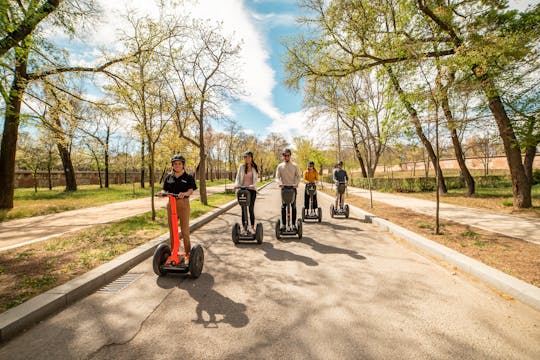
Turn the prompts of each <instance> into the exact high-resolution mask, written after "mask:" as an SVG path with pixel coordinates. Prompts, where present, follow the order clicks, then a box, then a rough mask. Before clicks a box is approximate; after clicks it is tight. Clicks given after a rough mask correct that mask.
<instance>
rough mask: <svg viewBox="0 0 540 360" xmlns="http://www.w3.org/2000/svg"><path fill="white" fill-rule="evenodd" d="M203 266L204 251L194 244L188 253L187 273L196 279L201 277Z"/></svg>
mask: <svg viewBox="0 0 540 360" xmlns="http://www.w3.org/2000/svg"><path fill="white" fill-rule="evenodd" d="M203 265H204V250H203V248H202V246H201V245H199V244H196V245H195V246H193V247H192V248H191V251H190V253H189V273H190V275H191V277H192V278H194V279H196V278H198V277H199V276H201V273H202V269H203Z"/></svg>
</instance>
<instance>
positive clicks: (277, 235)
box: [276, 219, 281, 240]
mask: <svg viewBox="0 0 540 360" xmlns="http://www.w3.org/2000/svg"><path fill="white" fill-rule="evenodd" d="M276 239H278V240H279V239H281V221H279V219H277V220H276Z"/></svg>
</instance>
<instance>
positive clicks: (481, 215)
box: [325, 183, 540, 245]
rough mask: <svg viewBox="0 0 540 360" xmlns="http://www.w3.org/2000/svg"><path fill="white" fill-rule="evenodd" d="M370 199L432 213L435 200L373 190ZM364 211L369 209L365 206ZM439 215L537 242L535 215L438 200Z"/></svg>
mask: <svg viewBox="0 0 540 360" xmlns="http://www.w3.org/2000/svg"><path fill="white" fill-rule="evenodd" d="M325 186H331V184H328V183H325ZM347 191H348V193H349V194H351V195H356V196H361V197H364V198H366V199H369V197H370V195H369V190H366V189H360V188H355V187H352V186H349V187H348V189H347ZM373 200H375V201H380V202H383V203H386V204H389V205H392V206H397V207H402V208H406V209H411V210H414V211H417V212H419V213H423V214H427V215H432V216H434V215H435V202H434V201H430V200H422V199H416V198H413V197H407V196H402V195H396V194H390V193H382V192H378V191H373ZM365 210H366V211H369V209H365ZM439 214H440V216H441V218H444V219H448V220H452V221H455V222H458V223H461V224H466V225H470V226H475V227H477V228H480V229H484V230H488V231H493V232H496V233H500V234H503V235H507V236H511V237H515V238H518V239H522V240H525V241H528V242H532V243H535V244H538V245H540V219H537V218H532V217H524V216H515V215H507V214H501V213H497V212H491V211H486V210H481V209H473V208H469V207H464V206H458V205H452V204H445V203H442V202H441V203H440V213H439Z"/></svg>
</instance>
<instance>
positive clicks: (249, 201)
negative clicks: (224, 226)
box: [232, 151, 262, 244]
mask: <svg viewBox="0 0 540 360" xmlns="http://www.w3.org/2000/svg"><path fill="white" fill-rule="evenodd" d="M258 175H259V170H258V168H257V164H256V163H255V161H253V153H252V152H251V151H246V152H245V153H244V163H243V164H242V165H240V166H239V167H238V172H237V174H236V181H235V186H234V187H235V188H236V189H239V190H238V192H237V198H238V203H239V204H240V206H241V207H242V228H240V225H239V224H234V225H233V231H232V234H233V241H234V243H238V241H239V240H257V243H259V244H260V243H262V224H261V223H258V224H257V228H256V229H255V199H256V198H257V181H258ZM246 192H247V193H246ZM248 213H249V219H248ZM248 220H249V222H248ZM248 224H251V226H248Z"/></svg>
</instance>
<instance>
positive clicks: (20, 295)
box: [0, 194, 234, 312]
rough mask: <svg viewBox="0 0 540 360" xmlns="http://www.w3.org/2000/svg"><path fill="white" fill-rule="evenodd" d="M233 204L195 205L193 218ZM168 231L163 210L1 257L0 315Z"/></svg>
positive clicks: (222, 197)
mask: <svg viewBox="0 0 540 360" xmlns="http://www.w3.org/2000/svg"><path fill="white" fill-rule="evenodd" d="M72 195H73V194H72ZM233 199H234V194H214V195H210V196H208V206H205V205H203V204H202V203H201V202H200V201H199V200H198V199H195V200H192V201H191V218H192V219H193V218H196V217H198V216H201V215H202V214H204V213H206V212H208V211H211V210H213V209H215V208H216V207H219V206H220V205H223V204H225V203H227V202H229V201H231V200H233ZM167 232H168V228H167V214H166V212H165V209H161V210H158V211H157V218H156V221H155V222H153V221H151V215H150V213H146V214H144V215H140V216H134V217H131V218H128V219H125V220H122V221H120V222H117V223H112V224H107V225H100V226H95V227H92V228H88V229H85V230H81V231H78V232H73V233H69V234H66V235H62V236H59V237H56V238H52V239H49V240H46V241H42V242H39V243H35V244H32V245H28V246H23V247H20V248H16V249H12V250H8V251H3V252H0V299H1V300H0V312H4V311H6V310H7V309H9V308H11V307H14V306H17V305H19V304H21V303H23V302H24V301H26V300H28V299H30V298H32V297H34V296H36V295H39V294H41V293H43V292H45V291H47V290H49V289H51V288H53V287H55V286H58V285H61V284H63V283H65V282H67V281H69V280H71V279H73V278H75V277H77V276H79V275H81V274H83V273H86V272H88V271H89V270H92V269H94V268H95V267H97V266H99V265H101V264H104V263H106V262H108V261H110V260H112V259H113V258H115V257H117V256H118V255H121V254H123V253H125V252H127V251H129V250H131V249H133V248H135V247H137V246H139V245H141V244H144V243H146V242H147V241H149V240H151V239H154V238H156V237H158V236H160V235H162V234H164V233H167Z"/></svg>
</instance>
